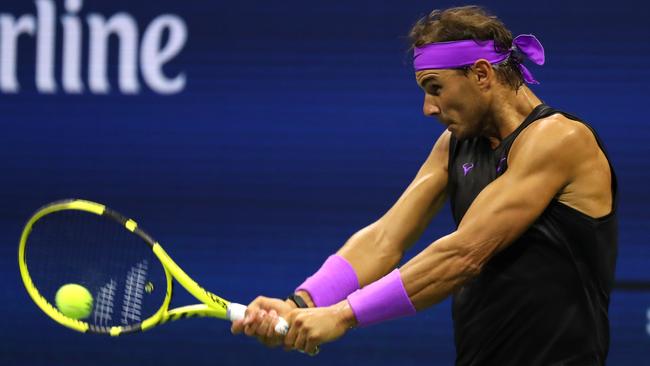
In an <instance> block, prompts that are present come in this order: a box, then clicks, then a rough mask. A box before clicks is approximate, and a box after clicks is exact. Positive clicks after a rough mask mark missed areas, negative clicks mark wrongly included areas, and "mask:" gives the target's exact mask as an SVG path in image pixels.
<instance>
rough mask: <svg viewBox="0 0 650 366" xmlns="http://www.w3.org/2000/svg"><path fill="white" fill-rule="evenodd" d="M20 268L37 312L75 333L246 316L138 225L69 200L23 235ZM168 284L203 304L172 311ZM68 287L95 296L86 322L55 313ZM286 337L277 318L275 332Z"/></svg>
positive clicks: (46, 211) (33, 221)
mask: <svg viewBox="0 0 650 366" xmlns="http://www.w3.org/2000/svg"><path fill="white" fill-rule="evenodd" d="M18 264H19V267H20V274H21V277H22V280H23V283H24V284H25V288H26V289H27V292H28V293H29V295H30V296H31V298H32V300H34V302H35V303H36V305H38V307H39V308H40V309H41V310H43V311H44V312H45V314H47V315H48V316H50V318H52V319H54V320H55V321H56V322H58V323H59V324H62V325H64V326H66V327H68V328H71V329H74V330H76V331H79V332H84V333H96V334H106V335H111V336H119V335H122V334H126V333H134V332H140V331H145V330H148V329H151V328H153V327H155V326H157V325H160V324H164V323H166V322H169V321H174V320H178V319H183V318H190V317H213V318H219V319H227V320H230V321H235V320H239V319H242V318H243V317H244V314H245V311H246V306H244V305H241V304H237V303H233V302H229V301H226V300H224V299H222V298H221V297H219V296H217V295H215V294H213V293H212V292H209V291H207V290H205V289H203V288H202V287H201V286H199V285H198V284H197V283H196V282H195V281H194V280H192V278H190V276H188V275H187V274H186V273H185V272H184V271H183V270H182V269H181V268H180V267H179V266H178V265H177V264H176V263H175V262H174V261H173V260H172V259H171V257H170V256H169V255H168V254H167V253H166V252H165V250H163V248H162V247H161V246H160V244H159V243H158V242H157V241H155V240H154V239H153V238H152V237H151V236H150V235H148V234H147V233H145V232H144V230H142V229H141V228H140V227H138V224H137V223H136V222H135V221H133V220H131V219H129V218H127V217H125V216H123V215H121V214H119V213H118V212H116V211H114V210H111V209H109V208H107V207H106V206H104V205H101V204H99V203H95V202H90V201H84V200H77V199H72V200H64V201H57V202H53V203H50V204H48V205H46V206H44V207H42V208H40V209H39V210H38V211H37V212H36V213H35V214H34V215H33V216H32V217H31V218H30V219H29V221H28V222H27V224H26V225H25V228H24V229H23V232H22V235H21V238H20V246H19V249H18ZM173 279H174V280H176V282H178V283H179V284H180V285H181V286H183V287H184V288H185V290H187V291H188V292H189V293H190V294H191V295H192V296H194V297H195V298H196V299H197V300H199V301H200V302H201V303H200V304H195V305H188V306H182V307H177V308H174V309H171V310H170V309H169V305H170V302H171V299H172V296H173V291H172V290H173V284H174V282H173V281H172V280H173ZM67 283H76V284H80V285H82V286H84V287H85V288H86V289H87V290H88V291H89V292H90V293H91V294H92V296H93V309H92V312H91V313H90V315H89V316H88V317H86V318H85V319H73V318H71V317H68V316H66V315H64V314H63V313H62V312H61V311H59V310H58V309H57V307H56V306H55V305H53V304H55V303H56V302H55V294H56V292H57V290H58V289H59V288H60V287H61V286H63V285H64V284H67ZM287 330H288V325H287V322H286V321H285V320H284V319H282V318H280V319H279V321H278V323H277V325H276V327H275V331H276V332H277V333H279V334H286V332H287Z"/></svg>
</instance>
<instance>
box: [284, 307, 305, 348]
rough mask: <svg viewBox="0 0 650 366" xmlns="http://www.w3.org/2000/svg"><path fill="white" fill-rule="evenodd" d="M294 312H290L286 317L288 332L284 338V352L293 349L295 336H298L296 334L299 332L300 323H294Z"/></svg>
mask: <svg viewBox="0 0 650 366" xmlns="http://www.w3.org/2000/svg"><path fill="white" fill-rule="evenodd" d="M296 314H297V312H296V311H292V312H290V313H289V314H288V315H287V319H286V320H287V323H289V331H288V332H287V334H286V335H285V336H284V342H283V343H284V350H285V351H291V349H292V348H293V344H294V342H295V340H296V336H298V332H299V330H300V326H301V324H300V321H298V322H296V319H295V318H296Z"/></svg>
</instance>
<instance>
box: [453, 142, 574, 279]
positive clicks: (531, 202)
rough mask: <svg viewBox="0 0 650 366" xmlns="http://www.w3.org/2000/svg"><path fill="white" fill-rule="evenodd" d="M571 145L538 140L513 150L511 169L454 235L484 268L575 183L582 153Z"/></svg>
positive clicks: (474, 205) (472, 208) (469, 212)
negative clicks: (485, 264) (574, 179)
mask: <svg viewBox="0 0 650 366" xmlns="http://www.w3.org/2000/svg"><path fill="white" fill-rule="evenodd" d="M533 137H534V136H531V137H530V139H528V140H529V141H531V140H532V138H533ZM524 140H525V139H524ZM567 140H568V141H566V140H565V141H561V140H560V141H555V142H550V143H548V142H547V140H542V139H541V138H537V139H536V140H534V141H531V142H529V143H528V144H521V145H522V146H521V147H520V148H518V149H517V151H514V148H513V151H511V155H514V156H513V159H512V161H511V162H512V164H511V165H510V166H509V168H508V170H507V171H506V172H505V173H504V174H503V175H502V176H501V177H499V178H498V179H496V180H495V181H493V182H492V183H490V184H489V185H488V186H487V187H485V189H483V191H481V193H480V194H479V195H478V196H477V197H476V199H475V200H474V202H472V205H471V206H470V208H469V209H468V210H467V212H466V213H465V216H464V217H463V219H462V221H461V223H460V225H459V226H458V230H457V231H456V232H455V233H454V235H455V236H457V237H458V239H459V242H462V243H467V245H465V246H464V250H466V254H467V255H468V257H469V259H470V262H472V263H474V264H475V265H476V266H477V267H478V268H480V267H481V266H482V265H483V264H484V263H485V262H486V261H487V260H488V259H489V258H490V257H491V256H492V255H494V254H495V253H497V252H499V251H500V250H502V249H504V248H505V247H507V246H508V245H510V244H511V243H512V242H514V241H515V240H516V239H517V238H518V237H519V236H521V235H522V234H523V233H524V232H525V231H526V230H527V229H528V228H529V227H530V226H531V225H532V224H533V223H534V222H535V220H537V218H538V217H539V216H540V215H541V214H542V213H543V212H544V210H545V209H546V207H547V206H548V205H549V203H550V202H551V200H553V198H554V197H556V196H557V195H558V194H559V192H561V190H562V189H563V187H565V186H566V185H567V184H568V183H569V182H570V181H571V179H572V178H573V173H574V172H575V170H576V165H577V164H578V162H579V158H578V156H579V155H580V153H581V151H580V147H579V146H576V144H573V145H571V141H570V140H571V138H570V137H569V138H568V139H567ZM522 142H523V141H522Z"/></svg>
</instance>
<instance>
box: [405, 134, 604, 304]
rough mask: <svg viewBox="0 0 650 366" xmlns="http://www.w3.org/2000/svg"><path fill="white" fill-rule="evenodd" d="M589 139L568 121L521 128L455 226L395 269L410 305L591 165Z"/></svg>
mask: <svg viewBox="0 0 650 366" xmlns="http://www.w3.org/2000/svg"><path fill="white" fill-rule="evenodd" d="M594 143H595V142H594V140H593V136H591V135H590V133H589V132H588V131H587V130H586V129H585V128H584V127H581V126H578V125H577V124H575V123H570V122H569V123H566V122H558V121H540V122H538V123H537V124H535V125H532V126H531V127H529V128H528V129H527V130H526V131H524V132H523V133H522V134H521V136H520V138H519V140H518V141H517V143H516V144H515V145H514V146H513V148H512V150H511V152H510V157H511V159H510V164H509V168H508V170H507V171H506V173H505V174H504V175H503V176H501V177H500V178H498V179H497V180H495V181H494V182H492V183H491V184H490V185H488V186H487V187H486V188H485V189H484V190H483V191H482V192H481V193H480V194H479V195H478V197H477V198H476V199H475V200H474V202H473V203H472V205H471V206H470V208H469V209H468V211H467V213H466V214H465V216H464V218H463V220H462V222H461V223H460V225H459V227H458V230H457V231H456V232H454V233H452V234H450V235H447V236H445V237H443V238H441V239H439V240H437V241H435V242H434V243H433V244H431V245H430V246H429V247H428V248H426V249H425V250H424V251H422V252H421V253H420V254H419V255H417V256H416V257H415V258H413V259H412V260H411V261H409V262H408V263H406V264H405V265H404V266H403V267H402V268H401V270H400V272H401V275H402V280H403V282H404V286H405V288H406V290H407V293H408V294H409V297H410V299H411V301H412V302H413V304H414V305H415V307H416V308H417V309H422V308H426V307H428V306H431V305H432V304H435V303H437V302H439V301H441V300H443V299H444V298H446V297H447V296H448V295H450V294H451V293H452V292H453V291H454V290H455V289H456V288H457V287H459V286H460V285H462V284H463V283H464V282H465V281H467V280H468V279H470V278H471V277H473V276H476V275H477V274H478V273H479V272H480V271H481V269H482V268H483V266H484V265H485V263H486V262H487V261H488V260H489V259H490V258H491V257H492V256H494V255H495V254H496V253H498V252H499V251H501V250H503V249H504V248H505V247H507V246H508V245H510V244H511V243H512V242H513V241H515V240H516V239H517V238H518V237H519V236H520V235H521V234H522V233H523V232H524V231H525V230H527V229H528V227H529V226H530V225H532V223H533V222H534V221H535V220H536V219H537V218H538V217H539V216H540V215H541V213H542V212H543V210H544V209H545V208H546V207H547V206H548V204H549V203H550V201H551V200H552V199H553V198H554V197H557V196H560V195H561V194H562V192H563V191H565V190H566V187H568V186H571V185H575V184H574V183H575V182H576V181H579V180H580V179H581V176H582V175H584V173H585V167H587V166H590V165H593V163H594V159H596V158H597V157H596V156H595V155H594V153H593V152H594V150H595V149H596V150H597V147H596V146H595V145H594ZM592 185H593V182H592ZM603 188H604V189H606V190H609V187H603Z"/></svg>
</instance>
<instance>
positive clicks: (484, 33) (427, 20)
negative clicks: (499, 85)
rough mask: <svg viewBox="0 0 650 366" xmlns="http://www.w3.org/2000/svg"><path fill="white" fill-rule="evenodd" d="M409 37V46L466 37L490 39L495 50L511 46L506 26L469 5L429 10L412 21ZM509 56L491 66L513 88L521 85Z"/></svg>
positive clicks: (501, 50) (519, 76)
mask: <svg viewBox="0 0 650 366" xmlns="http://www.w3.org/2000/svg"><path fill="white" fill-rule="evenodd" d="M409 38H410V40H411V48H414V47H420V46H422V45H425V44H427V43H433V42H448V41H461V40H466V39H473V40H476V41H488V40H491V41H494V45H495V48H496V49H497V51H499V52H505V51H508V50H509V49H510V47H511V46H512V33H511V32H510V31H509V30H508V28H506V26H505V25H504V24H503V23H502V22H501V21H500V20H499V19H497V17H496V16H494V15H491V14H489V13H488V12H487V11H486V10H485V9H483V8H481V7H479V6H473V5H472V6H461V7H457V8H449V9H446V10H434V11H432V12H431V14H429V15H428V16H425V17H423V18H421V19H420V20H418V21H417V23H415V25H414V26H413V28H411V31H410V32H409ZM513 56H514V55H513ZM513 56H511V57H509V58H507V59H506V60H505V61H503V62H501V63H499V64H498V65H494V68H495V71H496V74H497V77H498V78H499V79H500V80H501V81H502V82H504V83H506V84H508V85H509V86H510V87H512V88H513V89H514V90H517V89H519V87H521V86H522V85H523V83H524V78H523V76H522V75H521V71H519V68H518V67H517V62H515V60H514V59H513ZM515 57H516V56H515ZM461 71H462V72H463V73H464V74H465V75H467V72H468V69H467V68H464V69H461Z"/></svg>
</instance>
